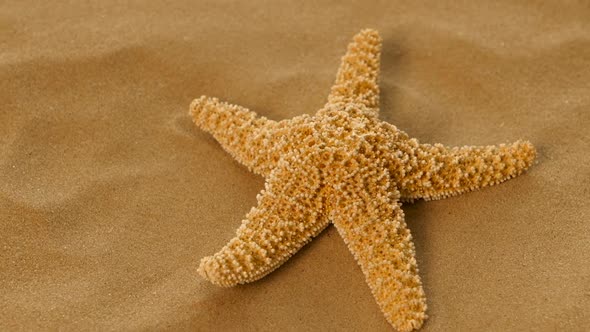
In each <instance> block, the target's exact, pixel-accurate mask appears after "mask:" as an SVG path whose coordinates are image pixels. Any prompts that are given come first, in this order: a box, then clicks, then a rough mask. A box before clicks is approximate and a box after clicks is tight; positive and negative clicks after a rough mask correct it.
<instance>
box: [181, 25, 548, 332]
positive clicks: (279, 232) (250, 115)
mask: <svg viewBox="0 0 590 332" xmlns="http://www.w3.org/2000/svg"><path fill="white" fill-rule="evenodd" d="M380 53H381V38H380V36H379V34H378V33H377V32H376V31H375V30H371V29H365V30H362V31H361V32H360V33H358V34H357V35H356V36H355V37H354V39H353V41H352V42H351V43H350V44H349V46H348V49H347V53H346V54H345V56H344V57H343V58H342V62H341V65H340V68H339V70H338V73H337V76H336V82H335V84H334V86H333V87H332V89H331V91H330V94H329V96H328V102H327V103H326V104H325V106H324V107H323V108H321V109H320V110H319V111H317V112H316V113H315V114H314V115H313V116H311V115H301V116H298V117H295V118H293V119H290V120H283V121H278V122H277V121H272V120H269V119H267V118H265V117H261V116H258V115H257V114H256V113H254V112H252V111H250V110H248V109H246V108H244V107H240V106H236V105H231V104H228V103H225V102H220V101H219V100H218V99H216V98H208V97H206V96H202V97H200V98H198V99H196V100H194V101H193V102H192V103H191V106H190V113H191V115H192V117H193V119H194V122H195V123H196V125H198V126H199V127H200V128H202V129H203V130H205V131H207V132H209V133H210V134H212V135H213V137H214V138H215V139H216V140H217V141H218V142H219V143H220V144H221V146H222V147H223V148H224V149H225V150H226V151H227V152H229V153H230V154H231V155H232V156H233V157H234V158H235V159H237V160H238V161H239V162H241V163H242V164H243V165H245V166H246V167H248V168H249V169H250V170H251V171H253V172H254V173H257V174H260V175H262V176H264V177H265V178H266V183H265V187H264V190H262V191H261V192H260V194H259V195H258V196H257V201H258V205H257V206H256V207H253V208H252V209H251V210H250V212H249V213H247V214H246V217H245V219H244V220H243V221H242V224H241V226H240V227H239V228H238V230H237V232H236V236H235V237H234V238H233V239H231V240H230V241H229V243H227V244H226V245H225V246H224V247H223V248H222V249H221V250H220V251H219V252H217V253H216V254H214V255H212V256H209V257H205V258H203V259H202V260H201V262H200V265H199V268H198V272H199V274H200V275H201V276H202V277H204V278H205V279H207V280H209V281H210V282H212V283H213V284H215V285H219V286H224V287H230V286H235V285H238V284H244V283H248V282H252V281H255V280H258V279H260V278H262V277H264V276H265V275H267V274H268V273H270V272H272V271H273V270H275V269H276V268H278V267H279V266H280V265H281V264H283V263H284V262H285V261H287V260H288V259H289V258H290V257H291V256H292V255H293V254H295V253H296V252H297V251H298V250H299V249H301V247H302V246H304V245H305V244H306V243H308V242H309V241H311V240H312V238H313V237H315V236H316V235H318V234H319V233H320V232H321V231H322V230H323V229H325V228H326V227H327V226H328V225H329V224H331V223H332V224H334V225H335V227H336V229H337V230H338V233H339V234H340V236H341V237H342V239H343V240H344V242H345V243H346V245H347V246H348V248H349V250H350V251H351V252H352V254H353V256H354V257H355V259H356V261H357V262H358V264H359V265H360V268H361V270H362V272H363V273H364V275H365V279H366V282H367V284H368V285H369V287H370V289H371V292H372V293H373V296H374V298H375V300H376V302H377V304H378V305H379V307H380V309H381V311H382V312H383V313H384V315H385V318H386V319H387V321H388V322H389V323H390V324H391V325H392V326H393V327H395V328H396V329H397V330H399V331H411V330H413V329H418V328H420V327H421V326H422V324H423V322H424V320H425V319H426V317H427V316H426V313H425V312H426V297H425V294H424V290H423V288H422V282H421V280H420V276H419V275H418V267H417V263H416V258H415V249H414V244H413V242H412V236H411V234H410V230H409V229H408V227H407V225H406V222H405V221H404V213H403V211H402V209H401V202H403V201H413V200H416V199H424V200H435V199H441V198H445V197H449V196H454V195H457V194H461V193H464V192H467V191H472V190H475V189H478V188H482V187H486V186H490V185H494V184H497V183H500V182H502V181H505V180H507V179H510V178H512V177H515V176H517V175H519V174H521V173H522V172H523V171H524V170H525V169H527V168H528V167H529V166H530V165H531V164H532V162H533V160H534V159H535V155H536V153H535V148H534V147H533V145H532V144H531V143H530V142H527V141H517V142H514V143H512V144H507V145H505V144H500V145H495V146H464V147H446V146H443V145H441V144H434V145H430V144H423V143H420V142H418V140H416V139H414V138H411V137H409V136H408V135H407V134H406V133H405V132H403V131H401V130H400V129H398V128H396V127H395V126H394V125H392V124H389V123H386V122H383V121H380V120H379V119H378V113H379V86H378V76H379V61H380Z"/></svg>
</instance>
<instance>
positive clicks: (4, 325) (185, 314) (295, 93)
mask: <svg viewBox="0 0 590 332" xmlns="http://www.w3.org/2000/svg"><path fill="white" fill-rule="evenodd" d="M364 27H371V28H375V29H378V30H379V31H380V32H381V34H382V36H383V39H384V53H383V59H382V76H381V89H382V95H381V98H382V110H381V118H382V119H384V120H386V121H389V122H391V123H394V124H395V125H397V126H398V127H399V128H401V129H403V130H404V131H406V132H408V133H409V134H410V135H412V136H415V137H417V138H419V139H420V140H422V141H425V142H441V143H444V144H449V145H463V144H494V143H501V142H509V141H514V140H517V139H519V138H523V139H527V140H530V141H532V142H533V143H534V144H535V145H536V146H537V148H538V151H539V157H538V162H537V164H536V165H535V166H533V167H532V169H531V170H530V171H529V172H527V173H526V174H525V175H523V176H521V177H519V178H517V179H514V180H511V181H509V182H506V183H504V184H501V185H499V186H496V187H492V188H487V189H484V190H481V191H478V192H474V193H469V194H466V195H462V196H458V197H454V198H450V199H446V200H442V201H436V202H417V203H414V204H405V205H404V210H405V212H406V220H407V222H408V225H409V227H410V228H411V230H412V233H413V235H414V238H415V244H416V250H417V259H418V264H419V267H420V272H421V275H422V279H423V281H424V286H425V291H426V293H427V296H428V305H429V310H428V314H429V316H430V318H429V320H428V321H427V322H426V324H425V325H424V327H423V329H422V331H453V330H454V331H469V330H486V331H506V330H515V331H516V330H518V331H555V330H557V329H565V330H584V329H590V313H589V312H588V308H589V307H590V263H588V262H589V261H590V205H589V204H588V199H589V198H590V166H589V165H590V135H589V134H588V132H589V128H590V84H589V83H588V82H590V43H589V40H590V7H588V5H583V4H576V3H575V2H572V3H571V4H570V3H565V2H558V1H555V2H554V3H553V4H549V3H547V2H537V1H528V2H519V3H515V2H514V1H501V2H498V1H490V2H489V3H479V4H474V3H472V2H470V1H465V2H457V1H442V2H436V4H434V3H432V2H430V3H423V4H420V3H415V2H411V3H410V2H409V3H401V2H399V3H398V2H394V1H382V2H381V1H363V2H362V4H361V2H358V4H346V5H345V4H340V3H338V2H331V1H319V2H318V1H314V2H311V1H310V2H307V4H305V5H302V4H295V2H286V1H285V2H281V3H279V2H271V1H268V2H264V1H262V2H257V3H254V2H225V1H224V2H219V1H208V2H207V1H201V2H200V3H199V4H198V5H195V4H191V2H189V1H174V2H169V3H167V2H166V3H164V2H162V3H160V2H156V1H136V2H129V3H126V4H125V5H121V4H120V2H118V1H102V2H100V4H94V5H83V4H79V3H77V2H73V3H70V4H65V2H64V3H62V4H51V5H49V4H46V5H42V4H40V3H38V2H32V1H31V2H29V1H14V2H8V3H4V4H3V5H2V9H1V10H0V101H2V104H1V106H0V330H56V329H62V330H90V329H92V330H140V329H164V330H179V329H180V330H182V329H191V330H200V331H201V330H202V331H215V330H230V331H232V330H243V331H269V330H275V329H281V330H283V331H294V330H298V331H299V330H304V331H309V330H357V331H358V330H371V331H388V330H391V328H390V326H389V325H388V323H387V322H386V320H385V318H384V317H383V315H382V314H381V312H380V311H379V308H378V306H377V304H376V303H375V301H374V300H373V298H372V296H371V294H370V291H369V289H368V287H367V285H366V284H365V282H364V279H363V275H362V273H361V271H360V269H359V267H358V266H357V265H356V263H355V261H354V259H353V257H352V255H350V254H349V252H348V250H347V248H346V247H345V245H344V243H343V241H342V240H341V238H340V237H339V236H338V234H337V232H336V231H335V230H334V228H333V227H330V228H329V229H327V230H326V231H325V232H324V233H322V234H321V235H320V236H319V237H317V238H316V239H315V240H314V241H313V242H312V243H311V244H309V245H307V246H306V247H305V248H304V249H303V250H302V251H301V252H299V253H298V254H297V255H296V256H295V257H293V258H292V259H291V260H290V261H288V262H287V263H286V264H285V265H284V266H282V267H281V268H280V269H279V270H277V271H275V272H273V273H272V274H271V275H269V276H267V277H265V278H264V279H262V280H260V281H258V282H255V283H252V284H249V285H246V286H240V287H237V288H231V289H223V288H217V287H215V286H213V285H211V284H209V283H207V282H206V281H204V280H201V279H200V278H199V277H198V276H197V274H196V268H197V265H198V261H199V259H200V258H201V257H203V256H206V255H210V254H212V253H214V252H215V251H216V250H218V249H219V248H220V247H221V246H223V244H225V242H226V241H227V240H228V239H230V238H231V237H232V235H233V234H234V231H235V229H236V228H237V227H238V225H239V224H240V221H241V219H242V218H243V216H244V215H245V213H246V212H247V211H248V210H249V209H250V207H251V206H252V205H253V204H254V203H255V201H256V199H255V197H256V194H257V193H258V192H259V190H261V189H262V186H263V179H262V178H261V177H258V176H256V175H254V174H252V173H250V172H248V170H247V169H246V168H245V167H243V166H241V165H239V164H238V163H237V162H235V161H234V160H232V158H231V157H230V156H229V155H228V154H226V153H225V152H224V151H223V150H222V149H221V148H220V147H219V145H218V144H217V143H216V142H215V141H214V140H213V139H212V138H211V137H209V136H208V135H206V134H204V133H203V132H201V131H199V130H198V129H197V128H195V126H194V125H193V124H192V122H191V119H190V117H189V115H188V106H189V104H190V102H191V100H192V99H193V98H196V97H198V96H200V95H203V94H206V95H210V96H216V97H219V98H220V99H222V100H227V101H229V102H232V103H237V104H240V105H243V106H245V107H248V108H250V109H252V110H255V111H256V112H258V113H259V114H262V115H265V116H267V117H269V118H271V119H275V120H280V119H286V118H290V117H293V116H296V115H299V114H303V113H308V114H311V113H313V112H315V111H316V110H317V109H319V108H320V107H321V106H322V105H323V104H324V103H325V99H326V96H327V94H328V91H329V88H330V86H331V84H332V82H333V80H334V77H335V75H336V70H337V67H338V64H339V59H340V56H341V55H342V54H343V53H344V51H345V48H346V45H347V44H348V41H349V39H350V38H351V37H352V35H354V34H355V33H356V32H358V31H359V30H360V29H361V28H364Z"/></svg>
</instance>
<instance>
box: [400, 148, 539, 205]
mask: <svg viewBox="0 0 590 332" xmlns="http://www.w3.org/2000/svg"><path fill="white" fill-rule="evenodd" d="M403 144H406V147H405V148H403V149H402V150H406V151H408V152H409V153H408V156H409V158H408V161H407V162H408V164H407V166H405V168H403V170H402V171H401V172H398V174H400V173H401V174H405V175H404V176H403V177H402V178H401V179H399V181H398V186H399V190H400V192H401V196H402V199H403V200H408V201H412V200H414V199H419V198H423V199H425V200H436V199H442V198H446V197H449V196H454V195H458V194H461V193H463V192H467V191H472V190H476V189H479V188H483V187H487V186H491V185H494V184H498V183H500V182H504V181H506V180H508V179H511V178H513V177H516V176H518V175H520V174H521V173H522V172H523V171H525V170H526V169H527V168H528V167H530V166H531V165H532V163H533V161H534V159H535V156H536V151H535V148H534V146H533V145H532V144H531V143H530V142H528V141H517V142H514V143H512V144H500V145H490V146H464V147H453V148H450V147H445V146H443V145H441V144H434V145H430V144H419V143H418V142H417V141H416V140H415V139H411V140H408V141H406V142H405V143H403Z"/></svg>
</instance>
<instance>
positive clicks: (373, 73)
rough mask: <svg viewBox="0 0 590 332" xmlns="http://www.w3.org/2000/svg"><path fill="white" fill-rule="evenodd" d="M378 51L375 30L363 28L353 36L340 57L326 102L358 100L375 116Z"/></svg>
mask: <svg viewBox="0 0 590 332" xmlns="http://www.w3.org/2000/svg"><path fill="white" fill-rule="evenodd" d="M380 54H381V37H380V36H379V33H378V32H377V31H375V30H371V29H365V30H362V31H361V32H359V33H358V34H357V35H356V36H354V38H353V41H352V42H351V43H350V44H349V45H348V50H347V52H346V54H345V55H344V57H342V61H341V64H340V69H338V73H337V75H336V82H335V83H334V85H333V86H332V90H331V92H330V95H329V96H328V104H337V105H338V104H340V105H342V104H355V105H359V104H360V105H363V106H365V107H366V108H367V109H368V113H369V114H372V115H374V116H377V115H378V112H379V57H380Z"/></svg>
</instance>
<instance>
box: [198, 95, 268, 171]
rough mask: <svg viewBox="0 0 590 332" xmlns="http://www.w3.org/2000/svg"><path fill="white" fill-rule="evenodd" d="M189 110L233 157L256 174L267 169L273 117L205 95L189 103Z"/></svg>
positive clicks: (201, 125)
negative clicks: (269, 117)
mask: <svg viewBox="0 0 590 332" xmlns="http://www.w3.org/2000/svg"><path fill="white" fill-rule="evenodd" d="M190 113H191V115H192V117H193V121H194V122H195V124H196V125H197V126H199V127H200V128H201V129H203V130H204V131H206V132H208V133H210V134H212V135H213V137H214V138H215V139H216V140H217V141H218V142H219V143H220V144H221V146H222V147H223V148H224V149H225V150H226V151H227V152H229V153H230V154H231V155H232V156H233V157H234V158H235V159H236V160H238V161H239V162H240V163H242V164H243V165H245V166H246V167H248V168H249V169H250V170H252V171H253V172H255V173H257V174H261V175H263V176H266V175H268V174H269V173H270V170H271V169H272V163H273V162H272V160H271V159H270V156H269V154H270V153H269V151H270V148H271V147H272V145H273V129H274V127H275V126H276V122H275V121H272V120H269V119H267V118H265V117H259V116H257V115H256V113H254V112H252V111H250V110H248V109H246V108H244V107H241V106H237V105H231V104H228V103H225V102H220V101H219V100H218V99H217V98H209V97H206V96H201V97H200V98H198V99H195V100H194V101H193V102H192V103H191V106H190Z"/></svg>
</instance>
